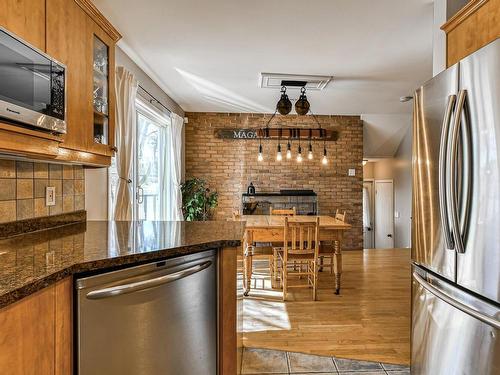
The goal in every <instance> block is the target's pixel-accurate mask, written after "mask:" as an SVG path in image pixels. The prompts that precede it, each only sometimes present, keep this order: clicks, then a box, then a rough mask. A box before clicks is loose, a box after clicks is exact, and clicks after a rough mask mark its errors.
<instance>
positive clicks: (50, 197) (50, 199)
mask: <svg viewBox="0 0 500 375" xmlns="http://www.w3.org/2000/svg"><path fill="white" fill-rule="evenodd" d="M45 205H46V206H55V205H56V188H55V187H54V186H47V187H46V188H45Z"/></svg>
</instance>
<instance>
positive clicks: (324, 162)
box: [321, 142, 328, 165]
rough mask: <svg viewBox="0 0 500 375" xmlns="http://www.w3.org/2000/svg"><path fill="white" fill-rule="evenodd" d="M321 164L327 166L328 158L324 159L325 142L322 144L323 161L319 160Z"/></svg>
mask: <svg viewBox="0 0 500 375" xmlns="http://www.w3.org/2000/svg"><path fill="white" fill-rule="evenodd" d="M321 164H323V165H327V164H328V158H327V157H326V142H324V143H323V159H321Z"/></svg>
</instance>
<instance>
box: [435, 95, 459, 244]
mask: <svg viewBox="0 0 500 375" xmlns="http://www.w3.org/2000/svg"><path fill="white" fill-rule="evenodd" d="M456 99H457V96H456V95H449V96H448V102H447V104H446V111H445V114H444V119H443V126H442V130H441V142H440V143H439V181H438V182H439V210H440V213H441V225H442V227H443V231H444V237H445V239H446V245H447V248H448V249H451V250H453V249H454V248H455V245H454V243H453V237H452V233H451V230H450V225H449V219H448V210H447V197H446V195H447V194H446V173H447V172H448V171H449V164H448V163H447V160H448V158H447V151H448V134H449V132H450V123H451V115H452V113H453V109H454V107H455V101H456ZM448 199H449V198H448Z"/></svg>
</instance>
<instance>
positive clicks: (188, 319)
mask: <svg viewBox="0 0 500 375" xmlns="http://www.w3.org/2000/svg"><path fill="white" fill-rule="evenodd" d="M215 254H216V253H215V251H206V252H202V253H199V254H194V255H187V256H184V257H180V258H174V259H171V260H166V261H160V262H155V263H150V264H146V265H141V266H137V267H132V268H127V269H123V270H119V271H114V272H109V273H105V274H100V275H96V276H90V277H84V278H80V279H78V280H77V282H76V284H75V285H76V294H77V345H78V348H77V357H78V358H77V368H78V375H99V374H103V375H104V374H106V375H137V374H141V375H158V374H162V375H179V374H183V375H199V374H213V375H215V374H216V373H217V277H216V275H217V267H216V256H215Z"/></svg>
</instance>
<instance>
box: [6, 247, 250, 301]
mask: <svg viewBox="0 0 500 375" xmlns="http://www.w3.org/2000/svg"><path fill="white" fill-rule="evenodd" d="M239 246H241V240H217V241H209V242H204V243H200V244H194V245H187V246H180V247H173V248H168V249H160V250H152V251H148V252H144V253H137V254H129V255H124V256H120V257H115V258H107V259H99V260H94V261H88V262H81V263H74V264H71V265H68V266H67V267H66V268H63V269H60V270H57V271H55V272H54V273H52V274H50V275H47V276H45V277H42V278H40V279H36V280H33V281H29V282H27V283H26V284H25V285H23V286H21V287H19V288H17V289H14V290H11V291H9V292H6V293H4V294H1V295H0V309H3V308H5V307H8V306H9V305H11V304H14V303H16V302H18V301H21V300H22V299H24V298H26V297H28V296H30V295H33V294H35V293H36V292H38V291H40V290H42V289H44V288H47V287H49V286H51V285H52V284H55V283H56V282H58V281H60V280H63V279H65V278H66V277H69V276H73V275H77V274H80V273H85V272H94V271H105V270H112V269H116V268H120V267H124V266H125V267H126V266H133V265H138V264H141V263H147V262H149V261H155V260H160V259H169V258H175V257H179V256H183V255H187V254H195V253H199V252H202V251H205V250H209V249H222V248H227V247H239Z"/></svg>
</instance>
